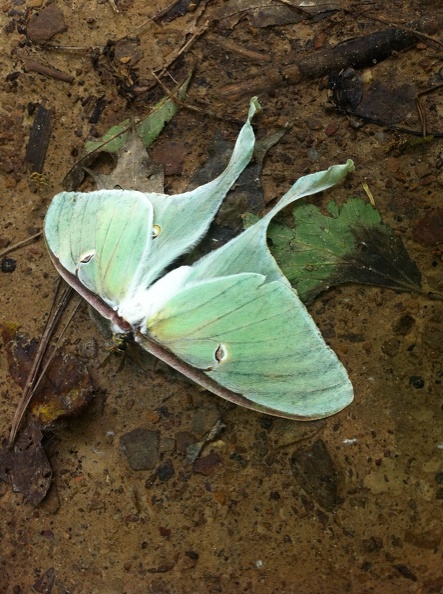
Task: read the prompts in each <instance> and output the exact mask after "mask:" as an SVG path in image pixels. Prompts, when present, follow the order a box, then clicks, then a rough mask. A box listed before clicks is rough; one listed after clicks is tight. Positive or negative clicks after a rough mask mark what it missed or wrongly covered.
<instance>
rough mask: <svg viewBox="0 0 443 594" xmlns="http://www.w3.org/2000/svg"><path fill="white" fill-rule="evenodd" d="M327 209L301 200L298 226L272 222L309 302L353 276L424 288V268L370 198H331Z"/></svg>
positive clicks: (274, 244) (295, 282) (280, 258)
mask: <svg viewBox="0 0 443 594" xmlns="http://www.w3.org/2000/svg"><path fill="white" fill-rule="evenodd" d="M327 210H328V212H329V214H330V215H331V216H325V215H323V214H322V213H321V211H320V209H319V208H317V207H316V206H314V205H312V204H300V205H298V206H296V207H295V208H294V210H293V215H294V220H295V227H294V229H290V228H289V227H287V226H285V225H282V224H278V223H272V224H271V225H269V230H268V238H269V239H270V240H271V241H270V243H271V245H270V249H271V252H272V254H273V256H274V258H275V259H276V260H277V263H278V265H279V266H280V268H281V270H282V272H283V273H284V274H285V276H286V277H287V278H288V280H289V281H290V282H291V284H292V286H293V287H295V288H296V289H297V291H298V294H299V296H300V298H301V299H302V300H303V301H304V302H306V303H310V302H311V301H313V299H314V298H315V297H316V296H317V295H318V294H319V293H321V292H322V291H325V290H326V289H328V288H329V287H331V286H335V285H338V284H341V283H349V282H354V283H362V284H367V285H376V286H381V287H387V288H390V289H394V290H396V291H407V292H422V285H421V274H420V271H419V269H418V268H417V266H416V265H415V263H414V262H413V261H412V260H411V259H410V257H409V255H408V252H407V251H406V249H405V247H404V245H403V242H402V241H401V239H400V238H399V237H397V236H396V235H394V233H393V231H392V229H391V228H390V227H388V226H387V225H385V224H384V223H383V222H382V220H381V216H380V214H379V212H378V211H377V210H376V209H375V208H374V207H373V206H371V204H369V203H366V202H365V201H364V200H362V199H360V198H352V199H350V200H348V201H347V202H345V203H344V204H343V205H342V206H341V207H340V206H338V205H337V204H336V203H335V202H330V203H329V204H328V207H327Z"/></svg>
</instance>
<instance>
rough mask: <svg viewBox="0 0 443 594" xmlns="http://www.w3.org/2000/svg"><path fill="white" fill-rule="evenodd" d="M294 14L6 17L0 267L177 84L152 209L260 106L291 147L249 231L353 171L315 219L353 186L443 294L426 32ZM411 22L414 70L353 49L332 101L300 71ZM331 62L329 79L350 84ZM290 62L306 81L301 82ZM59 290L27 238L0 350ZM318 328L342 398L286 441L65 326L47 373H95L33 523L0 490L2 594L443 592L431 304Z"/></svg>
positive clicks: (402, 5)
mask: <svg viewBox="0 0 443 594" xmlns="http://www.w3.org/2000/svg"><path fill="white" fill-rule="evenodd" d="M298 4H301V3H298V2H296V1H295V0H294V1H292V0H290V1H288V2H277V1H274V2H266V3H265V2H262V3H260V2H257V1H255V2H252V1H251V2H240V1H239V0H238V1H237V2H233V1H228V2H223V1H221V0H214V1H213V2H208V3H204V2H194V3H186V2H180V3H179V4H177V6H176V7H175V8H174V9H172V8H171V2H170V0H168V1H166V0H165V1H162V0H157V1H153V2H149V3H147V2H144V1H139V0H122V1H119V0H115V2H110V1H109V2H108V1H104V0H103V1H98V0H97V1H95V0H91V1H80V0H78V1H76V0H64V1H60V0H57V1H55V2H52V3H51V2H47V3H44V2H42V1H41V0H34V1H27V2H23V1H22V0H15V1H10V2H2V3H1V6H0V39H1V45H0V47H1V54H2V59H1V61H0V73H1V74H0V139H1V141H0V183H1V198H0V206H1V217H0V250H1V251H4V250H5V249H7V248H8V247H9V246H12V245H14V244H16V243H18V242H20V241H23V240H26V239H27V238H29V237H31V236H32V235H34V234H36V233H38V232H39V231H41V230H42V225H43V218H44V216H45V213H46V211H47V208H48V205H49V203H50V201H51V198H52V196H53V195H55V194H56V193H57V192H59V191H61V190H62V185H61V184H62V180H63V178H64V176H65V175H66V174H67V173H68V171H69V170H70V169H71V167H72V166H73V165H74V164H75V162H76V161H77V160H78V159H79V157H80V156H81V154H82V149H83V145H84V142H85V141H86V140H87V139H88V138H90V137H91V136H92V137H94V136H95V137H97V136H99V135H100V134H103V133H104V132H106V130H107V129H108V128H109V127H110V126H111V125H113V124H117V123H119V122H121V121H123V120H125V119H126V118H134V119H137V118H141V117H143V116H144V115H146V113H147V112H148V111H149V109H150V108H152V106H153V105H154V104H155V103H156V102H157V101H158V100H160V99H161V98H162V96H163V95H164V93H165V91H164V89H163V88H162V87H161V86H160V85H159V83H158V82H157V80H156V79H155V78H154V75H153V72H154V73H155V74H156V76H157V77H158V78H160V80H161V82H162V83H163V85H165V86H166V87H167V88H169V89H171V88H173V87H174V85H175V84H176V82H179V81H180V80H183V78H184V77H185V76H186V74H187V73H189V72H190V70H191V69H192V68H193V69H194V71H193V78H192V81H191V84H190V86H189V89H188V96H187V98H186V99H185V104H186V105H189V106H192V107H193V108H196V109H188V108H187V107H183V108H182V109H180V110H179V112H178V113H177V115H176V116H175V117H174V119H173V120H172V121H171V122H170V123H169V124H167V125H166V126H165V128H164V130H163V132H162V133H161V135H160V136H159V138H158V140H157V141H156V142H155V143H154V144H153V145H152V147H151V149H150V154H151V156H153V158H154V159H156V160H157V161H158V162H160V163H163V165H164V166H165V173H166V176H165V191H166V192H168V193H174V192H179V191H182V190H183V189H184V188H186V187H187V184H188V182H189V180H190V179H191V177H192V176H193V174H195V172H196V171H198V170H199V168H200V167H201V166H202V165H203V164H204V163H205V161H206V160H207V158H208V155H209V154H210V152H211V150H212V147H213V146H214V139H215V138H216V133H218V134H220V135H221V136H222V137H223V138H225V139H227V140H229V141H231V142H232V141H234V140H235V138H236V135H237V133H238V131H239V128H240V123H241V122H242V121H244V119H245V116H246V113H247V108H248V103H249V99H250V97H251V96H253V95H258V96H259V99H260V103H261V105H262V108H263V111H262V113H261V114H260V115H259V116H258V117H257V118H256V119H255V122H254V126H255V130H256V133H257V136H258V138H259V139H260V138H261V137H264V136H266V135H267V134H269V133H270V132H272V131H275V130H276V129H281V127H282V126H284V125H286V124H287V123H289V124H291V127H290V129H289V130H288V131H287V133H286V134H285V135H284V136H283V137H282V138H281V140H280V141H279V142H278V143H277V144H276V145H275V146H273V147H272V148H271V149H270V150H269V151H268V153H267V155H266V158H265V160H264V164H263V168H262V171H261V185H262V188H263V208H266V206H265V205H266V204H267V203H272V201H274V200H275V199H276V198H278V197H280V196H281V195H282V194H283V193H284V192H285V191H286V190H287V189H288V188H289V187H290V186H291V185H292V183H293V182H294V181H295V180H296V179H297V178H298V177H299V176H301V175H304V174H306V173H309V172H314V171H317V170H320V169H324V168H326V167H328V166H329V165H331V164H334V163H342V162H345V161H346V159H348V158H352V159H353V160H354V162H355V164H356V171H355V173H354V174H353V175H351V176H348V178H347V179H346V180H345V182H344V183H343V184H341V185H340V186H338V187H337V188H334V189H333V190H332V191H329V192H328V193H325V194H324V195H321V196H320V197H316V198H315V200H314V201H315V204H317V205H318V206H321V207H322V208H324V207H325V206H326V204H327V202H328V201H329V200H331V199H333V200H335V201H337V202H338V203H341V202H343V201H344V200H346V199H347V198H350V197H354V196H360V197H363V198H366V194H365V191H364V189H363V185H362V184H364V183H366V184H367V185H368V186H369V189H370V191H371V193H372V195H373V198H374V201H375V205H376V207H377V209H378V210H379V212H380V214H381V216H382V218H383V221H384V222H385V223H386V224H387V225H389V226H391V227H392V229H393V231H394V233H395V234H396V235H398V236H400V237H401V238H402V240H403V242H404V245H405V247H406V249H407V250H408V252H409V254H410V256H411V258H413V260H414V261H415V262H416V263H417V265H418V267H419V269H420V271H421V274H422V277H423V284H424V286H426V287H428V288H429V290H430V291H434V292H436V293H437V292H439V291H440V292H441V291H442V286H443V282H442V270H443V261H442V260H443V258H442V245H443V244H442V241H443V237H442V232H441V229H442V223H443V216H442V198H441V196H442V185H443V169H442V165H443V150H442V144H441V142H442V141H441V140H440V139H439V138H438V134H440V135H441V134H442V133H443V124H442V117H441V115H442V113H443V100H442V89H441V88H439V85H441V84H442V83H443V77H442V76H441V68H442V62H441V58H442V55H443V53H442V48H443V46H442V43H443V26H442V25H441V23H442V19H443V10H442V8H441V7H440V6H439V4H438V3H437V2H430V1H422V2H420V1H416V2H413V1H411V2H407V1H395V2H390V3H385V2H377V1H374V2H346V1H343V2H340V1H332V0H331V1H330V2H322V3H317V2H312V7H313V8H312V10H311V14H309V13H307V12H306V9H304V10H302V9H300V8H297V5H298ZM424 17H430V20H431V21H432V23H431V25H430V24H429V22H428V23H427V25H426V27H427V28H426V27H425V29H426V31H425V34H424V35H423V36H422V37H416V36H413V38H412V41H411V40H410V39H408V38H406V40H405V47H402V46H401V44H400V45H399V46H397V45H395V43H397V41H395V40H392V38H390V39H391V40H390V41H389V43H391V44H393V45H392V46H389V48H388V50H387V51H386V52H385V54H386V55H382V54H380V51H379V49H377V48H376V47H375V45H374V44H372V46H371V43H369V49H368V48H365V50H364V51H365V52H366V53H365V54H363V57H361V56H360V57H359V58H358V59H357V64H355V65H354V68H355V73H351V74H348V75H347V76H346V77H345V79H346V81H345V82H349V81H350V82H351V83H352V84H351V85H350V86H346V85H345V87H344V90H343V87H342V86H340V85H341V84H342V79H340V81H341V82H340V85H339V86H337V85H336V84H335V85H334V84H333V85H332V87H333V88H332V89H329V92H328V86H329V87H331V84H329V83H328V72H327V69H328V68H329V65H330V62H327V60H326V67H325V68H326V70H325V68H323V69H322V68H320V69H319V70H318V72H317V71H313V70H312V69H313V68H314V65H318V64H319V63H320V61H321V60H320V57H321V56H324V55H325V54H326V55H327V56H328V55H329V54H328V51H329V50H330V49H331V48H334V47H336V46H337V45H338V44H340V43H343V42H345V41H349V40H352V39H358V38H361V37H363V36H367V35H370V34H371V33H374V32H377V31H384V32H386V31H389V30H390V29H392V27H390V25H396V26H401V27H403V29H401V30H402V32H403V33H405V32H406V33H408V34H409V33H410V31H411V29H412V28H413V26H412V25H411V23H413V22H414V21H417V20H420V19H423V18H424ZM406 37H407V36H406ZM394 45H395V47H394ZM377 47H379V46H377ZM315 52H323V54H321V55H320V54H318V56H319V58H318V61H317V59H315V58H314V60H311V61H309V60H308V61H307V62H306V58H307V57H308V56H312V55H314V53H315ZM371 52H379V53H374V54H373V55H372V54H371ZM348 53H349V52H348ZM374 56H375V57H374ZM345 57H346V52H345ZM328 59H330V58H328ZM334 59H335V58H334ZM340 60H341V61H340ZM340 60H339V61H338V62H337V63H336V65H335V67H336V69H337V71H336V72H335V74H336V75H337V74H339V73H340V71H341V70H346V68H347V67H348V66H350V65H352V64H349V63H348V64H346V63H343V57H341V58H340ZM345 62H346V60H345ZM300 63H302V65H304V67H305V68H308V67H309V68H311V70H308V71H306V70H305V71H303V74H302V75H301V76H300V72H299V71H297V70H295V69H294V68H295V65H297V64H300ZM306 64H307V65H306ZM297 72H298V74H297ZM342 78H343V77H342ZM354 83H356V84H355V85H354ZM431 87H435V89H432V90H431V91H429V92H428V90H429V89H431ZM331 91H332V93H331ZM423 91H426V92H424V93H421V92H423ZM420 93H421V94H420ZM331 95H332V98H331ZM417 95H418V96H419V105H418V108H417V105H416V97H417ZM333 101H335V104H334V102H333ZM337 104H338V107H340V109H338V108H337ZM43 108H44V109H43ZM46 111H48V112H49V116H48V115H47V113H46ZM350 112H353V113H350ZM37 116H39V117H42V118H43V119H42V125H41V127H37V128H38V129H37V133H36V127H35V125H34V128H33V124H34V121H35V118H36V117H37ZM365 118H366V119H365ZM387 124H391V126H390V127H389V126H388V125H387ZM393 126H396V127H397V129H393ZM402 129H408V130H415V131H416V132H417V135H415V136H413V135H411V134H408V133H406V132H404V131H402ZM33 134H34V135H33ZM423 135H424V136H425V137H426V138H423ZM433 135H434V137H432V138H430V136H433ZM435 135H437V137H435ZM45 139H46V140H45ZM31 141H32V142H31ZM46 144H47V148H46ZM30 147H31V148H35V147H36V148H35V151H36V152H35V151H31V148H30ZM171 155H173V158H171ZM103 166H108V167H109V166H110V163H105V164H104V165H103ZM81 188H82V189H84V190H90V189H93V188H94V184H93V182H92V180H91V179H86V180H85V182H83V185H82V186H81ZM233 196H235V194H233ZM230 199H231V200H232V198H230ZM234 202H235V201H234ZM239 214H241V213H240V212H239ZM11 260H12V261H11ZM56 280H57V273H56V271H55V270H54V268H53V266H52V264H51V262H50V259H49V257H48V254H47V252H46V248H45V244H44V240H43V239H42V238H41V237H40V238H39V239H37V240H36V241H34V242H33V243H30V244H28V245H25V246H23V247H20V248H18V249H16V250H14V251H13V252H11V253H10V254H8V255H7V257H6V259H5V257H3V260H2V270H1V272H0V304H1V306H0V323H1V324H2V325H3V328H7V329H8V328H9V329H11V328H15V326H14V325H15V324H18V325H19V332H20V333H22V334H23V335H26V336H27V337H29V338H30V339H31V338H34V339H39V337H40V336H41V335H42V332H43V329H44V325H45V321H46V319H47V317H48V314H49V311H50V308H51V303H52V299H53V295H54V290H55V285H56ZM309 311H310V313H311V314H312V316H313V317H314V319H315V320H316V322H317V324H318V326H319V327H320V329H321V330H322V331H323V333H324V336H325V338H326V340H327V342H328V344H330V346H331V347H332V348H333V349H334V350H335V351H336V353H337V354H338V356H339V358H340V359H341V361H342V362H343V364H344V366H345V367H346V369H347V370H348V373H349V376H350V378H351V380H352V382H353V385H354V388H355V399H354V402H353V403H352V404H351V405H350V406H349V407H347V408H346V409H345V410H343V411H342V412H340V413H339V414H336V415H335V416H333V417H331V418H328V419H324V420H318V421H308V422H294V421H289V420H284V419H278V418H274V417H270V416H266V415H263V414H258V413H256V412H253V411H250V410H246V409H244V408H241V407H238V406H235V405H232V404H229V403H227V402H225V401H223V400H221V399H220V398H218V397H217V396H214V395H212V394H210V393H207V392H205V391H204V390H201V389H200V388H198V387H196V386H194V385H192V384H190V383H189V382H187V381H185V380H183V379H182V378H181V377H180V376H178V375H177V374H174V373H171V372H169V371H168V370H167V369H165V368H164V367H163V366H161V365H156V364H152V363H149V364H148V363H146V364H145V362H141V361H140V357H138V356H137V354H136V353H135V354H134V353H132V351H131V352H130V353H129V355H128V356H127V357H126V359H125V361H124V364H123V365H121V364H120V363H121V360H120V359H118V358H112V357H110V358H108V355H109V350H108V349H109V348H110V347H111V346H112V341H111V340H109V339H108V338H106V337H103V336H102V334H101V332H100V330H99V328H98V327H97V326H96V325H95V324H94V322H93V321H92V320H91V318H90V316H89V314H88V309H87V307H86V304H85V303H84V302H82V303H81V304H80V306H79V308H78V310H77V312H76V314H75V316H74V317H73V319H72V321H71V323H70V325H69V327H68V329H67V330H66V332H65V334H64V337H63V339H62V344H61V345H60V347H59V348H61V349H63V353H64V355H63V356H64V357H68V356H69V357H72V360H74V361H78V365H81V366H82V367H81V369H86V370H87V373H88V374H89V375H88V381H90V382H91V384H92V388H91V390H90V392H88V394H89V395H91V394H92V396H91V398H90V400H91V402H90V404H89V406H88V407H87V409H86V410H85V411H84V412H83V413H82V414H79V415H78V416H76V417H75V418H73V419H71V420H69V421H66V422H65V423H63V424H61V423H58V424H57V426H56V427H55V428H54V429H53V430H52V431H46V432H45V436H44V439H43V446H44V448H45V452H46V455H47V457H48V460H49V461H50V465H51V467H52V479H51V487H50V489H49V491H48V493H47V495H46V497H45V498H44V499H43V500H42V502H41V503H40V504H39V505H32V504H31V503H30V502H29V501H27V499H26V497H25V496H24V495H23V494H22V493H20V492H14V491H13V490H12V489H11V486H10V485H9V484H8V483H7V482H1V483H0V593H1V594H20V593H30V592H45V593H48V594H49V593H52V594H67V593H70V594H80V593H81V594H89V593H91V594H92V593H100V594H101V593H103V594H123V593H128V594H129V593H130V594H141V593H147V592H148V593H153V594H180V593H183V594H191V593H193V594H197V593H202V594H203V593H205V594H210V593H211V594H212V593H219V592H222V593H226V594H237V593H244V592H251V593H258V594H262V593H263V594H302V593H307V594H312V593H316V594H331V593H343V592H355V593H358V594H366V593H368V594H369V593H383V594H397V593H398V592H404V593H421V594H434V593H435V594H437V593H439V592H443V559H442V556H443V541H442V536H443V432H442V427H443V424H442V421H443V412H442V404H443V394H442V381H443V362H442V357H443V330H442V329H443V304H442V302H441V301H438V300H432V299H429V298H427V297H426V296H424V295H418V294H412V293H398V292H395V291H391V290H388V289H385V288H380V287H370V286H363V285H356V284H347V285H341V286H339V287H333V288H331V289H330V290H329V291H327V292H324V293H322V294H321V295H320V296H319V297H317V299H315V301H314V302H313V303H312V304H311V305H309ZM7 353H8V343H7V341H6V339H5V338H4V339H3V341H2V343H1V348H0V354H1V357H0V379H1V390H0V428H1V433H2V436H3V437H6V436H7V434H8V431H9V427H10V424H11V421H12V418H13V416H14V411H15V409H16V406H17V403H18V401H19V397H20V393H21V389H20V387H19V385H18V383H17V381H16V380H17V378H16V377H15V376H14V374H13V373H12V372H11V362H10V360H9V359H8V356H7ZM69 360H70V361H71V359H69ZM105 361H106V363H105V364H103V363H104V362H105ZM85 373H86V371H85ZM88 398H89V397H88ZM208 434H209V438H208ZM28 472H29V475H30V476H31V475H32V472H30V471H29V470H28ZM46 478H47V475H46Z"/></svg>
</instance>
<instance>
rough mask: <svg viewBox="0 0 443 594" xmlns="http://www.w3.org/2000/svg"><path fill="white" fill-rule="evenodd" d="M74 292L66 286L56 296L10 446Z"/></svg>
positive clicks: (28, 379) (14, 423)
mask: <svg viewBox="0 0 443 594" xmlns="http://www.w3.org/2000/svg"><path fill="white" fill-rule="evenodd" d="M60 284H61V281H60V279H59V281H58V283H57V288H56V294H57V293H58V291H59V289H60ZM72 293H73V289H71V287H65V289H64V291H63V293H62V296H61V298H60V301H59V302H58V303H57V304H56V298H55V297H54V301H53V303H52V307H51V311H50V312H49V317H48V321H47V323H46V327H45V329H44V331H43V335H42V338H41V341H40V344H39V346H38V350H37V353H36V355H35V359H34V362H33V363H32V368H31V371H30V372H29V375H28V378H27V381H26V384H25V386H24V388H23V391H22V395H21V398H20V401H19V403H18V406H17V409H16V411H15V414H14V418H13V419H12V424H11V431H10V433H9V439H8V446H9V447H12V446H13V445H14V441H15V438H16V435H17V431H18V428H19V426H20V423H21V420H22V418H23V415H24V414H25V412H26V409H27V407H28V405H29V402H30V400H31V398H32V394H33V386H34V384H35V379H36V377H37V374H38V372H39V369H40V365H41V362H42V359H43V356H44V354H45V350H46V347H47V344H48V342H49V339H50V338H51V335H52V334H53V332H54V330H55V328H56V326H57V324H58V322H59V320H60V317H61V315H62V313H63V311H64V309H65V308H66V305H67V303H68V302H69V299H70V298H71V295H72ZM39 381H40V380H39Z"/></svg>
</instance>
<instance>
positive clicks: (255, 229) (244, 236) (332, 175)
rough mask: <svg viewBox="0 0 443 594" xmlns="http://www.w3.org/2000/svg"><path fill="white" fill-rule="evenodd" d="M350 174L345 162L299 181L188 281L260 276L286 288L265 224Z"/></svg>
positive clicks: (206, 260)
mask: <svg viewBox="0 0 443 594" xmlns="http://www.w3.org/2000/svg"><path fill="white" fill-rule="evenodd" d="M352 171H354V163H353V162H352V160H351V159H349V160H348V161H347V162H346V163H345V164H343V165H332V167H329V169H327V170H326V171H319V172H317V173H312V174H310V175H305V176H303V177H301V178H299V179H298V180H297V181H296V182H295V184H294V185H293V186H292V187H291V188H290V189H289V190H288V192H286V194H285V195H284V196H282V198H281V199H280V200H279V201H278V203H277V204H276V205H275V206H274V208H273V209H271V210H270V211H269V212H268V213H267V214H266V215H265V216H264V217H263V218H262V219H260V220H259V221H258V222H257V223H255V225H252V226H251V227H249V228H248V229H246V230H245V231H244V232H243V233H241V234H240V235H238V236H237V237H235V238H234V239H232V240H231V241H229V242H228V243H226V244H225V245H224V246H222V247H221V248H219V249H218V250H214V251H213V252H210V253H209V254H208V255H206V256H204V257H203V258H201V259H200V260H199V261H198V262H196V263H195V264H194V266H193V267H192V272H191V273H190V277H189V281H199V280H206V279H208V278H215V277H218V276H226V275H230V274H236V273H240V272H257V273H259V274H263V275H264V276H265V277H266V281H267V282H270V281H272V280H280V281H281V282H283V283H285V284H287V285H288V286H290V283H289V281H288V280H287V279H286V277H285V276H284V275H283V274H282V272H281V270H280V268H279V267H278V265H277V263H276V261H275V260H274V257H273V256H272V254H271V252H270V251H269V249H268V246H267V242H266V231H267V228H268V225H269V222H270V221H271V219H272V218H273V217H274V216H275V215H276V214H277V213H278V212H279V211H280V210H282V209H283V208H285V207H286V206H288V205H289V204H291V203H292V202H295V200H299V199H300V198H304V197H306V196H311V195H312V194H316V193H318V192H323V191H324V190H327V189H328V188H331V187H332V186H334V185H335V184H337V183H338V182H340V181H341V180H342V179H343V178H344V177H346V175H347V174H348V173H350V172H352Z"/></svg>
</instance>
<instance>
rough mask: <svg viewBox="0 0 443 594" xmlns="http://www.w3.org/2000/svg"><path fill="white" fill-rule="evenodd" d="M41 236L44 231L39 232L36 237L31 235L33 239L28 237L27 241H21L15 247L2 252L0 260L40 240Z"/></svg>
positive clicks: (12, 246)
mask: <svg viewBox="0 0 443 594" xmlns="http://www.w3.org/2000/svg"><path fill="white" fill-rule="evenodd" d="M41 235H42V231H39V232H38V233H36V234H35V235H31V237H28V238H27V239H23V240H22V241H19V242H18V243H14V245H11V246H10V247H8V248H6V249H5V250H3V251H2V252H0V258H3V257H4V256H6V255H8V254H10V253H11V252H14V251H15V250H18V249H19V248H21V247H23V246H25V245H28V243H32V242H33V241H35V240H36V239H38V238H39V237H40V236H41Z"/></svg>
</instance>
